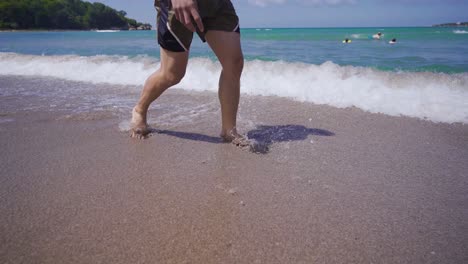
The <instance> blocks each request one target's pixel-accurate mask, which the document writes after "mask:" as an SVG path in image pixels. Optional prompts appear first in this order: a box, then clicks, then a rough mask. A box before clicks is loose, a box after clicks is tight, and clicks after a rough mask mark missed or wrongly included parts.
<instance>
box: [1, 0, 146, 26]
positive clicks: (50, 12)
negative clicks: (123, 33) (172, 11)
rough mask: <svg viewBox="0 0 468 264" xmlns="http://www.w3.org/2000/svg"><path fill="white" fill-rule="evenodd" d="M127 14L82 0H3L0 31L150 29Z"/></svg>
mask: <svg viewBox="0 0 468 264" xmlns="http://www.w3.org/2000/svg"><path fill="white" fill-rule="evenodd" d="M126 15H127V13H126V12H125V11H117V10H115V9H113V8H111V7H109V6H106V5H104V4H102V3H97V2H96V3H90V2H85V1H81V0H2V1H1V2H0V30H151V28H152V27H151V25H150V24H147V23H141V22H138V21H136V20H135V19H131V18H127V17H126Z"/></svg>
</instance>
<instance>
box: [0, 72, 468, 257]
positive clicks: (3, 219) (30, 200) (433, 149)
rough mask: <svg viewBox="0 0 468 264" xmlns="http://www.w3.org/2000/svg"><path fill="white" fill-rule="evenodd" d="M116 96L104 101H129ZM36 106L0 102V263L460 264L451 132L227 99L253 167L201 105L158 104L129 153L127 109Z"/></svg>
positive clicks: (36, 102) (459, 199) (465, 184)
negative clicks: (262, 147) (148, 128)
mask: <svg viewBox="0 0 468 264" xmlns="http://www.w3.org/2000/svg"><path fill="white" fill-rule="evenodd" d="M32 81H34V87H35V90H36V89H37V90H38V91H40V90H39V89H40V87H41V86H45V85H51V84H50V83H48V82H46V81H44V80H41V79H37V78H36V79H32ZM11 85H13V84H11ZM22 85H25V84H24V83H23V84H22ZM70 85H71V83H70V82H67V81H63V82H61V81H56V82H54V84H53V86H54V87H56V89H58V91H60V90H61V89H62V88H63V87H66V86H70ZM82 85H89V84H82ZM90 86H92V85H90ZM112 87H113V86H112V85H106V86H104V85H101V86H100V88H102V89H108V88H112ZM130 88H131V86H115V87H114V90H112V91H114V93H115V94H116V96H119V94H120V93H125V94H129V93H130V95H131V96H130V97H131V98H133V97H135V98H137V96H138V91H136V90H135V91H134V90H132V89H130ZM93 90H95V89H90V91H93ZM40 95H41V94H40V93H39V94H37V95H35V94H29V95H28V94H26V95H23V96H15V95H3V96H0V146H1V148H2V153H1V155H0V164H2V176H1V178H0V182H1V184H0V197H2V199H3V202H2V203H0V233H1V234H2V236H1V238H0V242H1V243H0V259H3V260H5V261H6V262H12V263H16V262H37V261H39V262H41V263H95V262H107V263H108V262H112V263H143V262H148V263H185V262H191V263H371V262H372V263H462V262H464V261H465V260H466V259H467V258H468V252H466V250H465V249H466V248H467V246H468V235H467V234H466V232H464V230H466V229H467V228H468V221H467V220H466V219H468V203H466V190H467V189H468V178H467V175H466V171H468V164H467V163H466V157H467V156H468V127H467V126H465V125H460V124H452V125H449V124H444V123H433V122H429V121H424V120H418V119H414V118H407V117H391V116H386V115H383V114H371V113H367V112H364V111H361V110H359V109H356V108H346V109H337V108H333V107H330V106H324V105H314V104H310V103H300V102H294V101H291V100H287V99H281V98H277V97H268V96H265V97H263V96H243V97H242V100H241V105H240V111H239V120H238V122H239V129H240V130H241V131H242V132H244V133H247V134H248V135H249V136H250V137H252V138H255V139H257V140H259V141H262V142H264V143H267V144H268V145H269V147H270V151H269V152H268V153H266V154H253V153H250V152H246V151H243V150H240V149H238V148H236V147H234V146H231V145H230V144H223V143H221V142H220V141H219V137H218V135H217V133H218V129H219V105H218V103H217V96H216V94H215V93H212V92H187V91H181V90H177V89H174V90H168V91H167V92H166V93H165V94H164V95H163V96H162V97H161V98H160V99H158V104H157V105H154V106H153V107H152V109H151V110H150V123H151V124H152V125H153V126H154V127H155V128H157V129H159V133H155V134H153V135H152V136H151V137H150V138H149V139H147V140H143V141H140V140H135V139H131V138H129V136H128V132H126V131H125V130H126V128H127V124H128V123H125V122H127V121H128V120H129V114H130V108H129V107H122V106H121V107H120V108H114V107H112V105H109V106H103V107H101V106H99V105H97V106H96V107H95V106H94V105H95V102H94V101H90V102H89V103H86V104H83V103H80V102H78V101H77V100H76V98H78V97H76V98H75V97H74V96H67V98H66V99H67V100H65V101H63V102H62V101H58V102H51V100H50V99H48V98H43V97H41V96H40ZM58 95H60V93H57V96H58ZM79 96H80V97H84V96H89V97H91V98H97V99H99V97H98V96H97V95H96V94H92V93H90V92H88V93H87V94H84V93H80V94H79ZM101 100H102V99H99V100H97V101H96V102H99V101H101ZM52 103H53V104H54V106H53V107H52V106H51V108H50V109H49V110H47V109H44V108H38V107H42V106H43V105H44V104H52ZM88 104H89V105H90V107H92V108H91V109H87V108H82V105H88ZM26 106H27V107H28V108H24V107H26ZM23 108H24V109H26V110H21V109H23ZM127 108H128V109H127ZM38 109H43V110H38ZM77 109H81V110H79V111H77Z"/></svg>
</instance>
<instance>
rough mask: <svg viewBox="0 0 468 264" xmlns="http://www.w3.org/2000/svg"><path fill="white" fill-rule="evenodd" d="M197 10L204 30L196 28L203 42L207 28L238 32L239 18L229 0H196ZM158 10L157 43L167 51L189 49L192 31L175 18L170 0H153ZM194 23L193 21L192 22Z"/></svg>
mask: <svg viewBox="0 0 468 264" xmlns="http://www.w3.org/2000/svg"><path fill="white" fill-rule="evenodd" d="M197 3H198V11H199V13H200V17H201V18H202V21H203V26H204V27H205V31H204V32H200V31H198V30H197V34H198V35H199V36H200V38H201V40H202V41H203V42H205V36H204V35H205V33H206V32H207V31H209V30H220V31H228V32H237V33H239V32H240V29H239V18H238V17H237V14H236V11H235V10H234V6H233V5H232V3H231V1H230V0H198V1H197ZM154 6H155V7H156V10H157V11H158V17H157V22H156V24H157V31H158V43H159V45H160V46H161V47H162V48H164V49H166V50H169V51H173V52H183V51H188V50H189V49H190V44H191V43H192V38H193V33H192V32H191V31H190V30H188V29H187V28H186V27H185V26H184V25H183V24H182V23H181V22H180V21H179V20H177V19H176V17H175V13H174V11H173V10H172V5H171V1H170V0H155V1H154ZM193 23H194V25H195V22H193Z"/></svg>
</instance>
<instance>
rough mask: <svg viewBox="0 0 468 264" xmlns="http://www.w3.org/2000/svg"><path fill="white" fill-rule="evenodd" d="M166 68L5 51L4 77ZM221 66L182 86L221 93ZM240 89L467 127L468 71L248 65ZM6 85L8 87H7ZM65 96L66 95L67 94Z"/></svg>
mask: <svg viewBox="0 0 468 264" xmlns="http://www.w3.org/2000/svg"><path fill="white" fill-rule="evenodd" d="M158 66H159V61H158V60H157V59H155V58H150V57H135V58H128V57H122V56H92V57H80V56H73V55H67V56H35V55H21V54H16V53H0V76H1V75H20V76H45V77H55V78H61V79H66V80H73V81H82V82H91V83H108V84H123V85H135V86H138V87H135V89H141V88H140V87H139V86H140V85H142V84H143V83H144V81H145V80H146V78H147V77H148V75H150V74H151V73H152V72H153V71H154V70H155V69H156V68H157V67H158ZM220 71H221V67H220V65H219V63H218V62H214V61H212V60H210V59H207V58H192V59H191V60H190V62H189V65H188V69H187V73H186V76H185V78H184V79H183V81H182V82H181V83H180V84H178V85H177V87H178V88H182V89H185V90H195V91H213V92H216V91H217V85H218V77H219V74H220ZM241 85H242V88H241V91H242V93H244V94H249V95H263V96H279V97H285V98H290V99H293V100H297V101H301V102H311V103H315V104H327V105H331V106H335V107H339V108H345V107H352V106H354V107H358V108H360V109H363V110H366V111H369V112H372V113H383V114H387V115H392V116H400V115H404V116H409V117H417V118H423V119H428V120H431V121H435V122H447V123H454V122H461V123H468V73H461V74H445V73H432V72H384V71H380V70H376V69H373V68H366V67H355V66H340V65H337V64H334V63H332V62H326V63H323V64H321V65H314V64H305V63H290V62H284V61H273V62H272V61H269V62H266V61H259V60H256V61H246V62H245V66H244V73H243V76H242V83H241ZM0 88H1V87H0ZM64 92H66V91H64Z"/></svg>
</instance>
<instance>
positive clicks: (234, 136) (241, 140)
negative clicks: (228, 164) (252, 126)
mask: <svg viewBox="0 0 468 264" xmlns="http://www.w3.org/2000/svg"><path fill="white" fill-rule="evenodd" d="M220 136H221V138H223V140H224V141H225V142H230V143H232V144H234V145H236V146H238V147H241V148H244V147H250V145H251V143H252V142H251V141H250V140H249V139H248V138H247V137H246V136H243V135H240V134H239V133H237V130H236V128H233V129H231V130H230V131H229V132H221V135H220Z"/></svg>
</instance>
